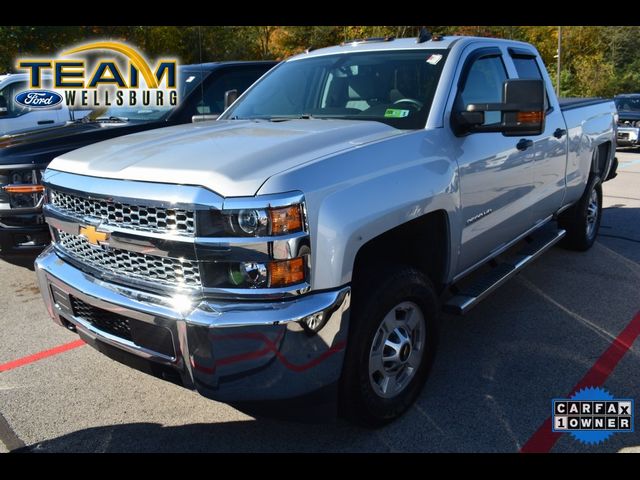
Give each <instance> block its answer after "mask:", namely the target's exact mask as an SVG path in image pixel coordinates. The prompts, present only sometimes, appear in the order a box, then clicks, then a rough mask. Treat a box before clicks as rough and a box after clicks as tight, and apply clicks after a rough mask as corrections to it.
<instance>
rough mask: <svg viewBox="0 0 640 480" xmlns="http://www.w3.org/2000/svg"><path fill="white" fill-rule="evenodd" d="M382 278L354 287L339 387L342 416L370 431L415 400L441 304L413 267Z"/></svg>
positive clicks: (429, 356)
mask: <svg viewBox="0 0 640 480" xmlns="http://www.w3.org/2000/svg"><path fill="white" fill-rule="evenodd" d="M378 275H380V272H378ZM380 276H381V277H382V278H381V280H379V281H377V282H373V281H368V282H366V283H362V284H356V285H354V297H353V300H354V301H353V315H352V319H351V322H352V324H351V325H352V328H351V331H350V335H349V346H348V348H347V353H346V358H345V366H344V371H343V376H342V382H341V407H342V412H343V414H345V415H346V416H347V417H348V418H349V419H351V420H354V421H356V422H358V423H360V424H363V425H366V426H381V425H384V424H386V423H388V422H390V421H392V420H395V419H396V418H398V417H399V416H400V415H402V413H404V412H405V411H406V410H407V409H408V408H409V407H410V406H411V404H412V403H413V402H414V401H415V399H416V398H417V397H418V395H419V393H420V391H421V389H422V386H423V385H424V383H425V381H426V378H427V376H428V373H429V369H430V367H431V363H432V362H433V357H434V354H435V347H436V343H437V335H438V329H437V317H438V310H439V309H438V300H437V297H436V295H435V292H434V289H433V287H432V286H431V282H430V281H429V279H428V278H426V277H425V276H424V275H423V274H422V273H421V272H419V271H418V270H416V269H413V268H410V267H392V268H390V269H388V270H387V271H386V272H385V274H382V275H380ZM365 277H368V278H371V276H370V275H366V276H365Z"/></svg>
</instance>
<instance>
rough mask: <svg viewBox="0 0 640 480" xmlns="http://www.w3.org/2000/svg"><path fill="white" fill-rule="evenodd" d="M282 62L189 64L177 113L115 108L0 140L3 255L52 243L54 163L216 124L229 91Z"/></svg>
mask: <svg viewBox="0 0 640 480" xmlns="http://www.w3.org/2000/svg"><path fill="white" fill-rule="evenodd" d="M276 63H277V62H271V61H260V62H216V63H205V64H201V65H184V66H181V67H180V73H181V75H180V82H181V84H180V95H181V98H182V101H181V103H180V105H179V106H177V107H175V108H170V107H167V108H147V107H144V108H126V107H109V108H108V109H106V110H105V109H103V110H101V111H95V112H93V113H91V114H90V115H88V116H86V117H84V118H82V119H81V120H76V121H73V122H66V123H64V125H60V126H56V127H53V128H47V129H43V130H38V131H34V132H25V133H22V134H14V135H10V136H5V137H0V252H2V253H3V254H6V253H10V252H12V253H16V252H24V251H32V250H34V249H41V248H43V247H44V246H46V245H47V244H48V243H49V241H50V236H49V229H48V227H47V225H46V224H45V223H44V219H43V217H42V202H43V195H42V191H43V187H42V185H41V183H40V180H41V177H42V171H43V170H44V169H45V168H46V167H47V165H48V164H49V162H50V161H51V160H52V159H53V158H55V157H56V156H58V155H61V154H63V153H65V152H68V151H70V150H74V149H77V148H80V147H83V146H85V145H89V144H91V143H95V142H99V141H101V140H106V139H108V138H113V137H119V136H122V135H126V134H129V133H134V132H141V131H144V130H151V129H155V128H161V127H167V126H171V125H178V124H182V123H189V122H199V121H202V120H213V119H215V118H217V116H218V115H219V114H221V113H222V111H223V110H224V107H225V93H226V92H230V91H234V90H235V91H237V93H242V92H244V91H245V90H246V89H247V88H248V87H249V86H250V85H251V84H252V83H253V82H255V81H256V80H257V79H258V78H260V77H261V76H262V75H263V74H264V73H265V72H267V71H268V70H269V69H271V68H272V67H273V66H274V65H275V64H276ZM180 161H181V159H176V162H180Z"/></svg>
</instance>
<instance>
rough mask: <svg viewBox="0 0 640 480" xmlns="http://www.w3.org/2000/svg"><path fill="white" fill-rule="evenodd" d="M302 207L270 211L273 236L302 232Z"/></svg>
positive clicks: (292, 206)
mask: <svg viewBox="0 0 640 480" xmlns="http://www.w3.org/2000/svg"><path fill="white" fill-rule="evenodd" d="M300 210H301V209H300V205H291V206H289V207H283V208H271V209H269V217H270V220H271V235H284V234H286V233H295V232H299V231H300V230H302V213H301V211H300Z"/></svg>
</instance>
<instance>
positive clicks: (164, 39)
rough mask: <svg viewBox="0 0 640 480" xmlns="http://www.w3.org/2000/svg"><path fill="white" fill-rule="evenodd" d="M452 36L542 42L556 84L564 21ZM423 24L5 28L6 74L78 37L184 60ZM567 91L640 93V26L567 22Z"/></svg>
mask: <svg viewBox="0 0 640 480" xmlns="http://www.w3.org/2000/svg"><path fill="white" fill-rule="evenodd" d="M428 28H429V29H430V30H431V31H432V32H434V33H439V34H444V35H474V36H484V37H494V38H511V39H514V40H522V41H526V42H530V43H532V44H533V45H535V46H536V47H537V48H538V50H539V52H540V54H541V55H542V58H543V60H544V62H545V64H546V65H547V68H548V70H549V74H550V76H551V78H552V80H553V82H554V85H555V77H556V68H557V56H556V55H557V47H558V27H556V26H482V25H481V26H469V25H464V26H452V25H450V26H429V27H428ZM419 29H420V27H419V26H399V25H395V26H268V25H262V26H209V27H195V26H124V27H123V26H62V27H46V26H37V27H34V26H17V27H16V26H3V27H0V73H3V72H8V71H13V70H14V68H15V66H14V65H13V63H14V61H15V59H16V58H17V57H20V56H26V55H34V56H35V55H50V54H53V53H55V52H57V51H60V50H62V49H64V48H66V47H68V46H70V45H72V44H74V43H78V42H84V41H90V40H96V39H113V40H120V41H127V42H129V43H131V44H133V45H135V46H137V47H139V48H140V50H142V51H143V52H145V54H147V55H148V56H149V57H150V58H152V59H153V58H155V57H159V56H164V55H175V56H177V57H178V58H179V59H180V61H181V62H182V63H198V62H200V61H203V62H209V61H218V60H251V59H283V58H286V57H288V56H290V55H295V54H297V53H300V52H302V51H304V50H305V49H307V48H309V47H313V48H321V47H326V46H330V45H335V44H338V43H340V42H343V41H347V40H353V39H357V38H367V37H387V36H394V37H397V38H399V37H413V36H416V35H417V34H418V32H419ZM562 33H563V38H562V40H563V41H562V57H561V67H562V69H561V70H562V72H561V92H560V93H561V95H562V96H611V95H615V94H617V93H622V92H637V91H640V55H639V54H638V52H640V27H638V26H622V27H616V26H570V27H562Z"/></svg>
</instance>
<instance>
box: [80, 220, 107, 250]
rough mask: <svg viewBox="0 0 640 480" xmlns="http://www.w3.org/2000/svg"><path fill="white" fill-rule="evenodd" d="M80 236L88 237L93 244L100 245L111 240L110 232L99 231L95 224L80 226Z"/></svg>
mask: <svg viewBox="0 0 640 480" xmlns="http://www.w3.org/2000/svg"><path fill="white" fill-rule="evenodd" d="M80 236H81V237H84V238H86V239H87V241H88V242H89V243H90V244H91V245H100V243H101V242H106V241H107V240H109V233H108V232H99V231H98V230H97V229H96V227H94V226H93V225H87V226H86V227H84V226H83V227H80Z"/></svg>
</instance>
